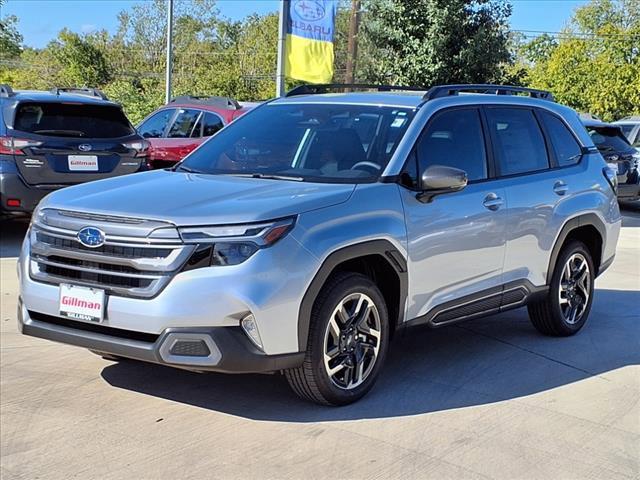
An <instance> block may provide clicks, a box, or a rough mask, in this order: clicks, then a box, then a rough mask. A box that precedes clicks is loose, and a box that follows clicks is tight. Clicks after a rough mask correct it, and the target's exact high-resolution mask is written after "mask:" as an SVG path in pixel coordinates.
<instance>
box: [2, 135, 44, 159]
mask: <svg viewBox="0 0 640 480" xmlns="http://www.w3.org/2000/svg"><path fill="white" fill-rule="evenodd" d="M39 145H42V142H37V141H35V140H29V139H27V138H15V137H0V154H4V155H26V154H25V153H24V152H23V151H22V149H23V148H29V147H37V146H39Z"/></svg>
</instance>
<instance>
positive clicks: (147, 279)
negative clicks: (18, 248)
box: [30, 212, 194, 298]
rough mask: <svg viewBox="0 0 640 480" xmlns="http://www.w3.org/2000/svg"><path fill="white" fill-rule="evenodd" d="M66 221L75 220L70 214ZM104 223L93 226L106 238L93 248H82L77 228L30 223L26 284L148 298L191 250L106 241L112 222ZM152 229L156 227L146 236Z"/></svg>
mask: <svg viewBox="0 0 640 480" xmlns="http://www.w3.org/2000/svg"><path fill="white" fill-rule="evenodd" d="M65 215H66V216H68V217H74V214H73V212H65ZM82 215H83V216H84V215H87V214H82ZM96 217H98V216H96ZM100 217H101V218H102V217H105V216H100ZM74 218H75V217H74ZM95 220H97V219H95ZM103 220H104V221H103V223H100V222H98V221H96V222H95V223H94V224H93V225H92V226H95V227H96V228H99V229H100V230H102V231H103V232H105V243H104V244H103V245H102V246H100V247H97V248H90V247H87V246H85V245H82V244H81V243H80V242H79V240H78V239H77V233H78V232H77V228H62V227H61V226H60V225H58V224H57V225H56V226H55V227H52V226H49V225H46V224H42V223H34V224H33V225H32V227H31V230H32V231H31V234H30V246H31V262H30V275H31V278H33V279H34V280H36V281H41V282H45V283H50V284H60V283H70V284H74V285H84V286H90V287H96V288H101V289H104V290H106V291H107V293H109V294H112V295H121V296H130V297H138V298H151V297H153V296H155V295H157V294H158V293H159V292H160V291H161V290H162V289H163V288H164V287H165V286H166V285H167V284H168V283H169V282H170V281H171V279H172V278H173V276H175V275H176V274H177V272H178V271H180V269H181V268H182V266H183V265H184V264H185V262H186V261H187V259H188V258H189V256H190V255H191V253H192V251H193V249H194V246H192V245H185V244H182V243H181V242H180V241H179V240H178V239H176V240H167V239H159V240H155V239H153V238H149V237H148V234H147V236H142V237H122V236H121V235H110V234H109V232H110V231H113V230H112V229H110V225H109V223H111V224H113V223H114V222H115V220H114V217H108V219H103ZM123 223H124V222H123ZM155 225H157V222H156V223H155V224H154V226H152V227H151V229H150V230H149V232H150V231H153V228H155ZM111 228H113V227H111ZM141 231H144V230H141ZM178 238H179V237H178ZM168 242H170V243H168Z"/></svg>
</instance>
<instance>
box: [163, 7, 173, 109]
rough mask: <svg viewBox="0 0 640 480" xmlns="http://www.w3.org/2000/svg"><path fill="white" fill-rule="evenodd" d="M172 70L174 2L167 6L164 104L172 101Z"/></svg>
mask: <svg viewBox="0 0 640 480" xmlns="http://www.w3.org/2000/svg"><path fill="white" fill-rule="evenodd" d="M171 70H173V0H168V5H167V65H166V72H165V91H164V103H169V102H170V101H171Z"/></svg>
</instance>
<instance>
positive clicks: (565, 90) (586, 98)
mask: <svg viewBox="0 0 640 480" xmlns="http://www.w3.org/2000/svg"><path fill="white" fill-rule="evenodd" d="M639 46H640V0H592V1H591V2H590V3H588V4H587V5H584V6H582V7H580V8H578V9H577V10H576V12H575V14H574V16H573V18H572V19H571V22H570V24H569V26H568V27H567V29H566V30H565V31H563V33H562V34H561V35H560V36H559V38H558V39H557V44H556V45H553V46H552V48H550V49H548V50H546V53H545V54H544V55H542V56H538V57H534V58H532V60H533V61H534V66H533V67H532V68H531V71H530V72H529V78H530V83H531V85H532V86H534V87H539V88H545V89H548V90H551V91H552V92H553V93H554V94H555V96H556V98H557V99H558V100H559V101H561V102H563V103H566V104H568V105H570V106H572V107H574V108H576V109H578V110H580V111H585V112H590V113H593V114H596V115H598V116H600V117H601V118H603V119H604V120H615V119H617V118H620V117H623V116H625V115H629V114H634V113H635V114H637V113H640V48H639Z"/></svg>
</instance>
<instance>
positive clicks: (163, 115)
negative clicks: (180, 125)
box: [138, 108, 175, 138]
mask: <svg viewBox="0 0 640 480" xmlns="http://www.w3.org/2000/svg"><path fill="white" fill-rule="evenodd" d="M174 113H175V109H173V108H166V109H164V110H160V111H159V112H157V113H154V114H153V115H151V116H150V117H149V118H147V119H146V120H145V121H144V122H142V123H141V124H140V126H139V127H138V133H140V135H142V136H143V137H144V138H161V137H162V135H164V131H165V130H166V129H167V125H169V122H170V121H171V118H173V114H174Z"/></svg>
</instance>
